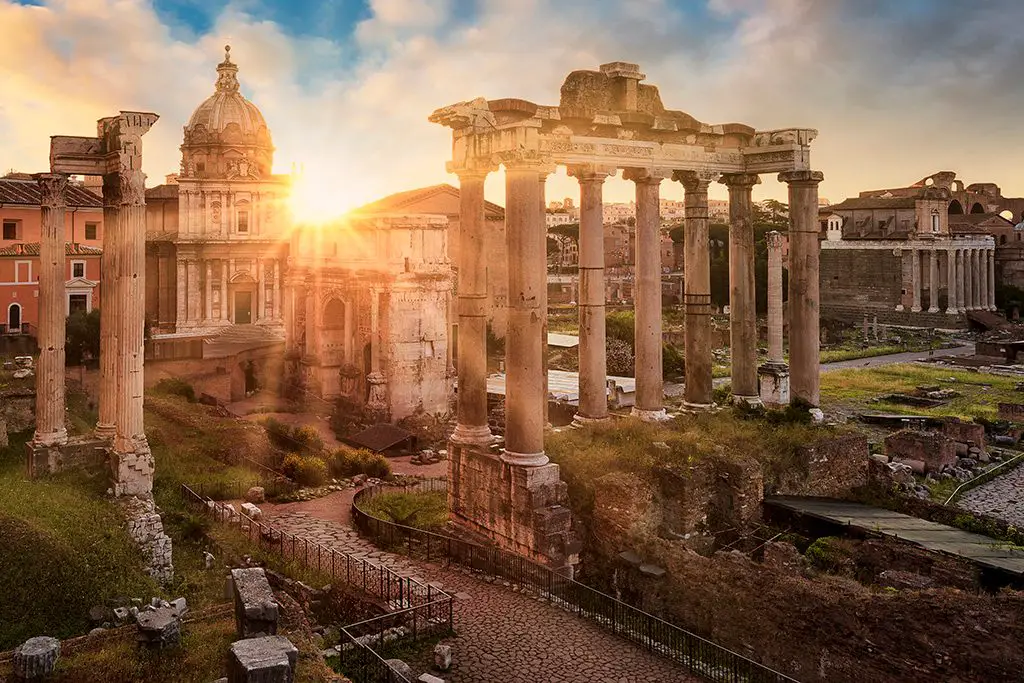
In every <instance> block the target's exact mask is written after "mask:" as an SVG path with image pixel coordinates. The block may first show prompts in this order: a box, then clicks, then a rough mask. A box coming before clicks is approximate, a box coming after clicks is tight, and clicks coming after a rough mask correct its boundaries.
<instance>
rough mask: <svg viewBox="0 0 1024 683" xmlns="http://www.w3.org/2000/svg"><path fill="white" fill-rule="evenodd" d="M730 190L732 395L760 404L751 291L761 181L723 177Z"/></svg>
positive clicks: (754, 177)
mask: <svg viewBox="0 0 1024 683" xmlns="http://www.w3.org/2000/svg"><path fill="white" fill-rule="evenodd" d="M720 182H722V183H724V184H725V185H726V186H727V187H728V188H729V324H730V338H731V339H730V351H731V355H732V395H733V400H734V401H736V402H745V403H748V404H749V403H759V402H760V400H761V399H760V397H759V396H758V389H757V302H756V296H757V295H756V293H755V289H754V224H753V221H752V220H751V214H752V209H751V205H752V201H751V193H752V191H753V188H754V185H756V184H758V183H760V182H761V178H760V177H758V176H757V175H756V174H751V173H735V174H732V173H730V174H728V175H724V176H722V179H721V181H720Z"/></svg>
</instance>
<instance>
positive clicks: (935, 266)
mask: <svg viewBox="0 0 1024 683" xmlns="http://www.w3.org/2000/svg"><path fill="white" fill-rule="evenodd" d="M928 255H929V257H930V258H929V261H928V264H929V267H928V312H929V313H938V312H939V252H938V250H937V249H932V250H930V251H929V252H928Z"/></svg>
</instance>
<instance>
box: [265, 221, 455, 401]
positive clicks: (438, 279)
mask: <svg viewBox="0 0 1024 683" xmlns="http://www.w3.org/2000/svg"><path fill="white" fill-rule="evenodd" d="M290 246H291V257H290V259H289V268H288V272H287V276H286V279H285V288H284V302H285V306H284V309H285V319H284V320H285V347H286V368H287V369H286V374H287V375H288V381H289V382H290V383H291V384H292V385H293V386H299V387H301V389H302V390H303V391H304V392H308V393H309V394H312V395H314V396H316V397H319V398H322V399H335V398H338V397H345V398H347V399H350V400H351V401H353V402H354V403H356V404H360V405H363V406H365V407H366V408H367V409H368V410H369V411H370V412H371V413H373V414H374V415H376V416H377V417H378V418H382V419H391V420H399V419H401V418H403V417H405V416H407V415H411V414H413V413H415V412H417V411H419V410H422V411H424V412H427V413H431V414H435V413H444V412H446V411H447V410H448V400H449V397H450V393H451V381H452V376H453V369H452V365H451V360H452V357H451V349H450V347H449V344H448V330H449V319H450V313H449V311H450V304H451V295H452V286H453V274H452V268H451V262H450V260H449V259H448V219H447V218H446V217H445V216H441V215H426V214H417V215H410V214H357V215H353V216H350V217H348V218H345V219H343V221H341V222H339V223H337V224H334V225H331V226H328V227H314V228H301V227H300V228H297V229H296V230H294V231H293V233H292V239H291V242H290Z"/></svg>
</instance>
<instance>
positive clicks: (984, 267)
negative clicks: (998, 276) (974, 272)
mask: <svg viewBox="0 0 1024 683" xmlns="http://www.w3.org/2000/svg"><path fill="white" fill-rule="evenodd" d="M978 281H979V287H978V308H980V309H981V310H983V311H987V310H988V250H987V249H979V250H978Z"/></svg>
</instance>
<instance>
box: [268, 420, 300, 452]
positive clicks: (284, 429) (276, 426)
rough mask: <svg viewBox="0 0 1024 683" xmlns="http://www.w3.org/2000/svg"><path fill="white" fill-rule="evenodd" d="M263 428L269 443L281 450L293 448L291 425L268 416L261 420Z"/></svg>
mask: <svg viewBox="0 0 1024 683" xmlns="http://www.w3.org/2000/svg"><path fill="white" fill-rule="evenodd" d="M263 428H264V429H266V430H267V438H268V439H270V443H272V444H274V446H276V447H277V448H280V449H282V450H292V449H293V447H292V440H291V436H292V430H291V427H289V426H288V425H286V424H285V423H283V422H281V421H280V420H275V419H274V418H272V417H268V418H267V419H265V420H263Z"/></svg>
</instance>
